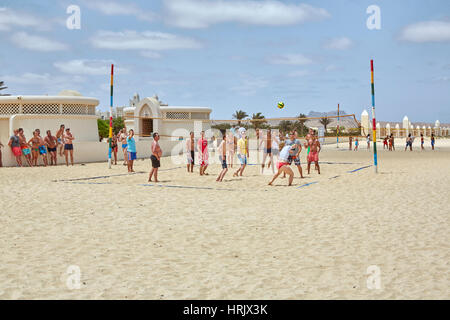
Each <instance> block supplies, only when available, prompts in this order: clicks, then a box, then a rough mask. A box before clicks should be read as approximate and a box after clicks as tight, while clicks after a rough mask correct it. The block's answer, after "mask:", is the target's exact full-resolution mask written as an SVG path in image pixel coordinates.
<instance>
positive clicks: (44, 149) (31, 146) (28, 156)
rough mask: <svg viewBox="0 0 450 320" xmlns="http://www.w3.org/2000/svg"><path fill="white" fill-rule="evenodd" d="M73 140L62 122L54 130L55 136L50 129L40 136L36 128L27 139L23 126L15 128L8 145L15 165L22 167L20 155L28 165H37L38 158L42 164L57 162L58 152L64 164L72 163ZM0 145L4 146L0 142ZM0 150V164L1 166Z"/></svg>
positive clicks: (55, 163) (54, 164) (53, 164)
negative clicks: (63, 158) (63, 159)
mask: <svg viewBox="0 0 450 320" xmlns="http://www.w3.org/2000/svg"><path fill="white" fill-rule="evenodd" d="M73 140H75V137H74V136H73V135H72V133H71V132H70V128H66V127H65V126H64V125H63V124H62V125H61V126H60V128H59V129H58V130H57V132H56V136H53V135H52V132H51V130H47V132H46V135H45V137H42V136H41V131H40V130H39V129H36V130H34V131H33V137H32V138H31V139H29V140H28V139H27V138H26V137H25V134H24V130H23V128H19V129H15V130H14V134H13V135H12V136H11V137H10V138H9V142H8V146H9V148H11V152H12V154H13V155H14V157H15V159H16V162H17V165H18V166H20V167H23V161H22V157H24V158H25V161H26V163H27V164H28V166H30V167H33V166H38V165H39V158H41V159H42V163H43V165H44V166H47V165H52V166H56V165H57V164H58V154H59V156H60V157H62V156H64V157H65V160H66V165H67V166H68V165H69V156H70V162H71V164H72V165H73ZM1 147H4V146H3V144H1V143H0V150H1ZM1 158H2V157H1V151H0V166H2V160H1Z"/></svg>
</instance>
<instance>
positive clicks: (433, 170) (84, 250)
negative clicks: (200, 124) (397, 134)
mask: <svg viewBox="0 0 450 320" xmlns="http://www.w3.org/2000/svg"><path fill="white" fill-rule="evenodd" d="M361 144H362V145H361V150H360V151H359V152H350V151H345V150H344V149H345V147H346V146H347V144H342V145H341V148H340V149H338V150H337V149H336V147H335V146H326V147H325V148H324V150H323V152H322V153H321V155H320V161H321V162H322V165H321V168H322V174H321V175H320V176H319V175H318V174H317V172H315V171H314V170H312V172H311V174H310V175H306V178H305V179H299V177H298V172H297V171H296V169H295V170H294V172H295V173H296V178H295V179H294V186H293V187H287V186H286V184H287V182H286V179H278V180H277V181H276V182H275V186H273V187H269V186H267V183H268V181H269V180H270V176H269V175H260V174H259V169H260V167H259V166H255V165H253V166H249V167H248V168H247V169H246V171H245V177H242V178H233V177H232V171H231V169H230V171H229V172H228V174H227V175H226V177H225V181H224V182H223V183H221V184H219V183H216V182H215V178H216V175H217V173H218V172H219V170H220V166H219V165H218V164H215V165H212V166H210V167H209V168H208V170H207V172H209V174H210V175H209V176H205V177H200V176H199V175H198V167H196V168H195V170H196V172H195V173H194V174H189V173H187V172H186V168H185V166H184V165H175V164H172V163H171V161H170V159H169V158H164V159H163V161H162V168H161V172H160V177H159V178H160V180H161V182H160V183H159V184H155V183H153V184H149V185H147V177H148V170H149V168H150V160H148V159H147V160H139V161H137V162H136V165H135V170H136V171H137V173H136V174H133V175H128V174H126V167H124V166H122V165H118V166H114V167H113V168H112V169H111V170H109V169H108V168H107V164H106V163H94V164H86V165H75V166H74V167H69V168H67V167H65V166H58V167H51V168H43V167H39V168H0V178H1V179H0V181H1V184H0V194H1V197H0V208H1V214H0V225H1V232H0V252H1V253H0V255H1V264H0V299H365V298H368V299H449V298H450V290H449V288H450V276H449V261H450V245H449V244H450V232H449V231H450V230H449V213H450V206H449V202H448V201H449V199H450V141H449V140H445V139H439V140H438V141H437V148H436V151H435V152H432V151H431V150H430V146H429V144H427V146H426V147H427V150H426V151H420V150H419V148H418V144H417V140H416V143H415V151H414V152H409V151H408V152H404V151H403V149H404V144H403V143H397V145H396V147H397V151H396V152H386V151H383V150H380V152H379V163H380V165H379V171H380V172H379V174H378V175H376V174H375V173H374V169H373V167H369V168H365V169H361V170H359V171H355V172H353V173H350V171H353V170H355V169H359V168H362V167H365V166H369V165H371V164H372V163H373V154H372V153H371V152H368V151H366V150H365V148H366V146H365V143H364V142H361ZM378 148H379V149H382V144H380V143H379V144H378ZM138 152H139V150H138ZM75 156H76V153H75ZM255 158H256V155H255V153H253V154H252V156H251V157H250V162H251V163H256V160H255ZM304 159H305V155H304V154H303V155H302V160H304ZM236 163H237V161H236V160H235V165H236ZM233 169H236V166H235V167H234V168H233ZM303 170H304V171H305V173H306V165H305V163H304V162H303ZM99 176H110V177H101V178H100V177H99ZM89 177H94V178H95V177H98V178H95V179H90V180H74V181H60V180H69V179H80V178H89ZM55 180H59V181H57V182H56V181H55ZM309 183H311V184H309ZM305 184H309V185H306V186H305ZM193 187H197V188H193ZM71 265H76V266H79V268H80V270H81V288H80V289H75V290H70V289H69V288H68V287H67V285H66V280H67V273H66V270H67V268H68V267H69V266H71ZM372 265H375V266H378V267H379V268H380V271H381V289H379V290H369V289H368V288H367V284H366V281H367V277H368V275H367V274H366V271H367V268H368V267H369V266H372Z"/></svg>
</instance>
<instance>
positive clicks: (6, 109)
mask: <svg viewBox="0 0 450 320" xmlns="http://www.w3.org/2000/svg"><path fill="white" fill-rule="evenodd" d="M17 113H19V104H18V103H9V104H2V105H0V114H17Z"/></svg>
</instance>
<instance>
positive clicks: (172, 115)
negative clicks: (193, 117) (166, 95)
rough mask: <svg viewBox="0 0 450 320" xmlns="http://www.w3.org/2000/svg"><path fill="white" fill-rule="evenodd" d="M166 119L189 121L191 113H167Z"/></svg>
mask: <svg viewBox="0 0 450 320" xmlns="http://www.w3.org/2000/svg"><path fill="white" fill-rule="evenodd" d="M166 119H174V120H186V119H189V112H174V111H169V112H166Z"/></svg>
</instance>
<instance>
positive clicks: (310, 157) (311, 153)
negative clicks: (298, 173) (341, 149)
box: [307, 139, 321, 174]
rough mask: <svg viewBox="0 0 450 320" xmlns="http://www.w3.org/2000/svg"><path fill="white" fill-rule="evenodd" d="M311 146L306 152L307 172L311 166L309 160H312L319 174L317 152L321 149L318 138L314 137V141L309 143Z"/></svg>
mask: <svg viewBox="0 0 450 320" xmlns="http://www.w3.org/2000/svg"><path fill="white" fill-rule="evenodd" d="M310 146H311V148H310V151H309V154H308V157H307V158H308V174H309V172H310V168H311V162H314V163H315V164H316V169H317V172H318V173H319V174H320V167H319V152H320V150H321V147H320V142H319V140H318V139H314V141H313V142H312V143H311V144H310Z"/></svg>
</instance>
